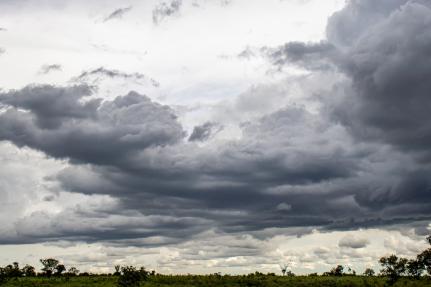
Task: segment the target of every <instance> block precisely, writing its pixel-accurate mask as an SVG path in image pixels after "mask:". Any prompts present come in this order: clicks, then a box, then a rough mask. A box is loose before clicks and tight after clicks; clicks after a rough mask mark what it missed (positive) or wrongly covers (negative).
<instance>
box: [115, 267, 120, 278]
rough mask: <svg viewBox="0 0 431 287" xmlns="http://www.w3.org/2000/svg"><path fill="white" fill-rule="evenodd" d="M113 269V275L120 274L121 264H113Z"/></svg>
mask: <svg viewBox="0 0 431 287" xmlns="http://www.w3.org/2000/svg"><path fill="white" fill-rule="evenodd" d="M114 269H115V272H114V276H119V275H121V272H120V270H121V266H120V265H115V266H114Z"/></svg>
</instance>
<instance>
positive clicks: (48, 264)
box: [40, 258, 59, 277]
mask: <svg viewBox="0 0 431 287" xmlns="http://www.w3.org/2000/svg"><path fill="white" fill-rule="evenodd" d="M40 263H42V265H43V268H42V271H43V272H44V274H45V275H46V276H48V277H50V276H51V275H52V274H53V273H54V271H55V270H56V268H57V266H58V264H59V261H58V260H57V259H54V258H46V259H40Z"/></svg>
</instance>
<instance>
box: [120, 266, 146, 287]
mask: <svg viewBox="0 0 431 287" xmlns="http://www.w3.org/2000/svg"><path fill="white" fill-rule="evenodd" d="M147 278H148V271H146V270H145V268H144V267H141V268H140V269H139V270H138V269H136V268H135V267H133V266H125V267H121V275H120V277H119V278H118V282H117V285H118V286H119V287H138V286H139V285H140V284H141V282H142V281H144V280H146V279H147Z"/></svg>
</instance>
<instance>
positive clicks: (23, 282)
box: [2, 275, 431, 287]
mask: <svg viewBox="0 0 431 287" xmlns="http://www.w3.org/2000/svg"><path fill="white" fill-rule="evenodd" d="M116 283H117V277H115V276H102V275H101V276H85V277H71V278H70V279H67V278H18V279H12V280H10V281H9V282H8V283H6V284H5V285H3V286H4V287H36V286H37V287H50V286H56V287H57V286H58V287H84V286H90V287H102V286H103V287H110V286H116ZM3 286H2V287H3ZM142 286H146V287H156V286H158V287H165V286H166V287H167V286H171V287H174V286H175V287H186V286H190V287H203V286H208V287H211V286H213V287H222V286H223V287H228V286H229V287H231V286H232V287H240V286H241V287H242V286H244V287H253V286H256V287H275V286H286V287H290V286H292V287H293V286H295V287H296V286H298V287H301V286H303V287H314V286H316V287H326V286H327V287H329V286H334V287H355V286H367V287H368V286H370V287H371V286H376V287H378V286H382V287H383V286H386V279H385V278H381V277H363V276H343V277H331V276H295V277H287V276H285V277H282V276H271V275H245V276H219V275H205V276H200V275H184V276H180V275H172V276H170V275H156V276H151V277H150V278H149V279H148V281H146V282H145V283H143V284H142ZM393 286H395V287H396V286H400V287H401V286H403V287H416V286H430V287H431V279H430V278H426V277H424V278H421V279H419V280H413V279H409V278H402V279H400V280H398V282H397V283H396V284H395V285H393Z"/></svg>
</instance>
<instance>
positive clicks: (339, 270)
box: [323, 265, 344, 276]
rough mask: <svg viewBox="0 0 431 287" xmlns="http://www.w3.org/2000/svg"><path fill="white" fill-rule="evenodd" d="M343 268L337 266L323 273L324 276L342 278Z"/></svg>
mask: <svg viewBox="0 0 431 287" xmlns="http://www.w3.org/2000/svg"><path fill="white" fill-rule="evenodd" d="M343 271H344V267H343V265H337V266H336V267H334V268H332V269H331V271H329V272H325V273H323V275H324V276H343V274H344V273H343Z"/></svg>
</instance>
